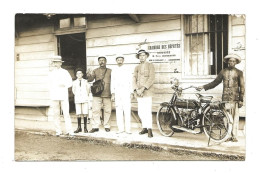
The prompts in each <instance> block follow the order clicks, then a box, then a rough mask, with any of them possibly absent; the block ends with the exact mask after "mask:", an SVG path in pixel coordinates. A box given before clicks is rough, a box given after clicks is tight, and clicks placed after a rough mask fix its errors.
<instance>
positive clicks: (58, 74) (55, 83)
mask: <svg viewBox="0 0 260 173" xmlns="http://www.w3.org/2000/svg"><path fill="white" fill-rule="evenodd" d="M62 62H64V61H62V59H61V56H54V58H53V59H52V63H53V66H54V69H53V70H52V71H51V72H50V73H49V80H50V99H51V106H52V108H53V112H52V113H53V120H54V126H55V130H56V136H60V135H61V134H62V131H61V126H60V114H61V112H60V110H62V112H63V115H64V120H65V127H66V134H69V135H74V133H73V131H72V125H71V118H70V114H69V98H68V88H70V87H71V86H72V78H71V76H70V74H69V72H68V71H67V70H65V69H63V68H61V64H62Z"/></svg>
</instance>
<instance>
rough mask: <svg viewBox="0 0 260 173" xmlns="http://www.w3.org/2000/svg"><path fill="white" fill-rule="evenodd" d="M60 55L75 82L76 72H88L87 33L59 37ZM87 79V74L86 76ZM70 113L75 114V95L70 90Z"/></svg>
mask: <svg viewBox="0 0 260 173" xmlns="http://www.w3.org/2000/svg"><path fill="white" fill-rule="evenodd" d="M57 37H58V54H59V55H61V56H62V60H63V61H64V63H63V64H62V68H64V69H66V70H68V71H69V73H70V75H71V77H72V79H73V80H75V79H76V75H75V70H76V69H77V68H82V69H83V73H85V72H86V37H85V33H77V34H66V35H59V36H57ZM84 78H85V74H84ZM69 101H70V112H75V104H74V95H73V93H72V90H71V88H70V89H69Z"/></svg>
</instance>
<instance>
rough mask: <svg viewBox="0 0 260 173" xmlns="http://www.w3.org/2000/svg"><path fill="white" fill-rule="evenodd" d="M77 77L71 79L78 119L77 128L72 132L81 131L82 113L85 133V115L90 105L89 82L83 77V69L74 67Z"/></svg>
mask: <svg viewBox="0 0 260 173" xmlns="http://www.w3.org/2000/svg"><path fill="white" fill-rule="evenodd" d="M76 76H77V79H76V80H75V81H73V85H72V92H73V94H74V101H75V106H76V115H77V119H78V128H77V130H75V131H74V133H79V132H82V129H81V115H82V114H83V118H84V133H87V132H88V130H87V115H88V113H89V109H91V105H90V97H91V92H90V84H89V83H88V81H87V80H85V79H84V78H83V70H82V69H81V68H78V69H76Z"/></svg>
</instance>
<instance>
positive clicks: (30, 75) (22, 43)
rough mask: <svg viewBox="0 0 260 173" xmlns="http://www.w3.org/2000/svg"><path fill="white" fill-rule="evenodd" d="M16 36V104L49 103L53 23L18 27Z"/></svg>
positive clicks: (33, 104) (43, 104)
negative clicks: (48, 77)
mask: <svg viewBox="0 0 260 173" xmlns="http://www.w3.org/2000/svg"><path fill="white" fill-rule="evenodd" d="M19 29H20V30H19V31H17V36H16V40H15V55H16V57H15V105H16V106H48V105H49V92H48V81H47V80H48V79H47V75H48V72H49V62H50V61H49V60H50V58H51V56H52V55H54V51H55V43H54V42H55V40H54V35H53V26H52V25H50V24H48V23H41V24H35V25H31V26H30V27H24V28H23V27H22V26H20V27H19Z"/></svg>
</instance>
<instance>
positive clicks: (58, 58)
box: [52, 55, 64, 62]
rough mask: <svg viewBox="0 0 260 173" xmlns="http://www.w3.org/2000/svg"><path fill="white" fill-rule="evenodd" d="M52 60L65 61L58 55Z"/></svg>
mask: <svg viewBox="0 0 260 173" xmlns="http://www.w3.org/2000/svg"><path fill="white" fill-rule="evenodd" d="M52 62H64V61H62V58H61V56H59V55H57V56H54V57H53V59H52Z"/></svg>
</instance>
